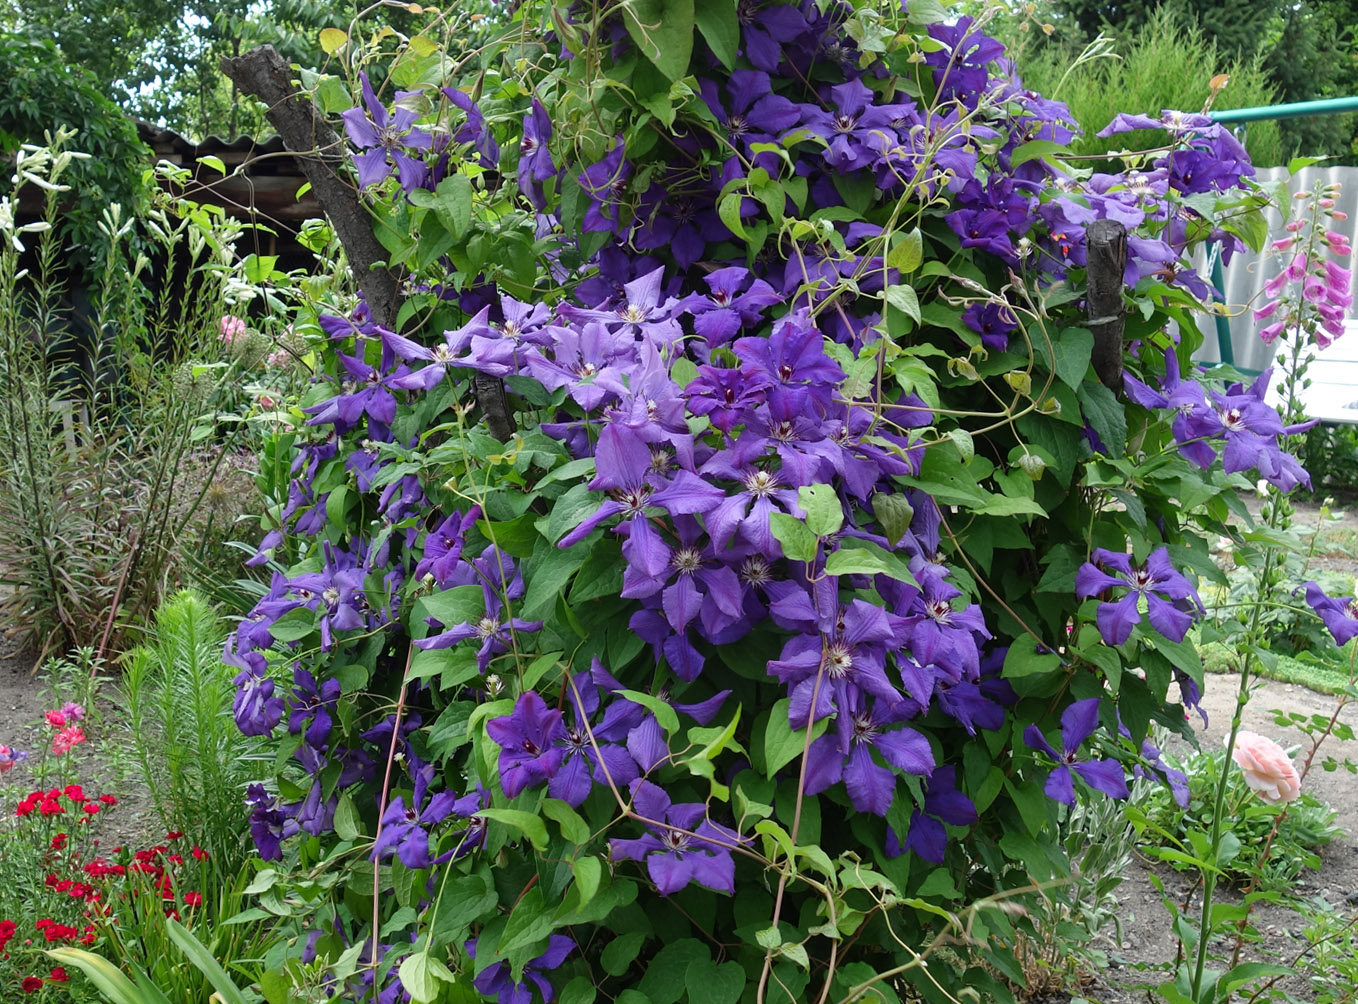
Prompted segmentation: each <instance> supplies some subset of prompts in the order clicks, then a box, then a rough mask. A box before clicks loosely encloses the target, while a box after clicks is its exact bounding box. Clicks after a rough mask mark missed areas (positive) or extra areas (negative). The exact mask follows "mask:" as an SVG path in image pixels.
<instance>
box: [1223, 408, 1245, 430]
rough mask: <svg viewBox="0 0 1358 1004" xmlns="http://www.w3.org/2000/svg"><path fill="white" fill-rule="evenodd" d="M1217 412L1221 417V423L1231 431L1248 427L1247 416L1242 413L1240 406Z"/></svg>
mask: <svg viewBox="0 0 1358 1004" xmlns="http://www.w3.org/2000/svg"><path fill="white" fill-rule="evenodd" d="M1217 414H1218V415H1219V416H1220V417H1221V424H1222V425H1224V426H1225V427H1226V428H1227V429H1228V430H1229V431H1231V432H1240V431H1241V430H1243V429H1245V428H1246V425H1245V416H1244V415H1243V414H1241V412H1240V409H1239V408H1227V409H1226V410H1225V411H1219V412H1217Z"/></svg>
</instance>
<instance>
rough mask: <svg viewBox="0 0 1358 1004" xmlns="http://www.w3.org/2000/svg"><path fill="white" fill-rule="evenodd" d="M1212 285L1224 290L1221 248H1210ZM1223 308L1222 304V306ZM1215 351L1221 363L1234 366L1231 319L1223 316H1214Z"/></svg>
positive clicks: (1224, 281) (1224, 280)
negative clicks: (1215, 331) (1218, 354)
mask: <svg viewBox="0 0 1358 1004" xmlns="http://www.w3.org/2000/svg"><path fill="white" fill-rule="evenodd" d="M1212 285H1214V286H1216V288H1217V289H1225V288H1226V276H1225V274H1224V273H1223V271H1222V268H1221V248H1219V247H1214V248H1212ZM1222 306H1224V304H1222ZM1215 320H1216V323H1217V351H1218V352H1219V353H1220V354H1221V361H1222V362H1223V363H1225V364H1226V365H1227V366H1234V365H1235V347H1234V346H1233V345H1232V344H1231V319H1230V318H1229V317H1227V316H1226V315H1225V314H1217V315H1216V318H1215Z"/></svg>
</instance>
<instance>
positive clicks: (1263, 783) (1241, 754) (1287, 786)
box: [1231, 732, 1301, 805]
mask: <svg viewBox="0 0 1358 1004" xmlns="http://www.w3.org/2000/svg"><path fill="white" fill-rule="evenodd" d="M1231 758H1232V759H1233V760H1235V762H1236V763H1237V764H1239V765H1240V770H1241V771H1242V772H1243V773H1244V775H1245V783H1246V784H1248V785H1249V786H1250V787H1251V788H1253V789H1254V790H1255V791H1256V792H1258V793H1259V797H1260V798H1262V799H1263V800H1264V801H1265V802H1268V803H1269V804H1270V805H1279V804H1281V803H1283V802H1292V801H1295V800H1296V799H1297V797H1298V796H1299V795H1300V794H1301V778H1299V777H1298V776H1297V768H1295V767H1293V766H1292V761H1291V760H1289V759H1288V757H1287V754H1286V753H1284V752H1283V748H1282V747H1281V746H1279V745H1278V744H1277V743H1275V742H1274V741H1273V740H1272V739H1265V738H1264V737H1263V736H1261V735H1259V734H1258V733H1257V732H1241V733H1240V734H1239V735H1237V736H1236V737H1235V749H1233V750H1232V751H1231Z"/></svg>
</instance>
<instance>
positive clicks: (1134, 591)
mask: <svg viewBox="0 0 1358 1004" xmlns="http://www.w3.org/2000/svg"><path fill="white" fill-rule="evenodd" d="M1090 557H1091V558H1092V559H1093V561H1092V562H1090V561H1086V562H1085V563H1084V564H1083V565H1081V566H1080V569H1079V571H1077V572H1076V573H1075V595H1076V596H1079V597H1081V598H1083V597H1087V596H1097V595H1099V594H1100V593H1103V592H1106V591H1108V590H1110V589H1126V590H1127V593H1126V595H1124V596H1123V597H1122V598H1121V599H1120V600H1116V601H1111V602H1107V603H1103V604H1101V605H1100V606H1099V610H1098V614H1097V615H1096V617H1097V621H1098V626H1099V634H1101V635H1102V636H1103V640H1104V642H1105V643H1107V644H1109V645H1121V644H1123V643H1125V642H1126V641H1127V639H1128V638H1130V637H1131V636H1132V628H1133V627H1134V626H1135V625H1137V624H1139V623H1141V610H1140V605H1139V604H1140V599H1141V597H1143V596H1144V597H1145V598H1146V607H1147V611H1148V613H1149V616H1150V622H1151V627H1153V628H1155V630H1157V631H1159V632H1160V633H1161V634H1162V635H1164V636H1165V637H1166V638H1169V639H1170V640H1171V641H1183V640H1184V635H1185V634H1187V633H1188V629H1189V627H1190V626H1191V625H1192V623H1193V618H1194V616H1195V615H1196V614H1197V613H1198V612H1200V611H1201V610H1202V601H1201V600H1200V599H1198V593H1197V591H1196V590H1195V589H1194V588H1193V585H1192V583H1190V582H1189V581H1188V580H1187V579H1186V578H1184V576H1183V575H1182V574H1180V573H1179V572H1177V571H1175V570H1174V566H1173V565H1171V564H1170V562H1169V549H1168V548H1164V547H1161V548H1157V549H1156V550H1155V551H1152V552H1151V554H1150V557H1148V558H1147V559H1146V563H1145V564H1144V565H1140V566H1133V565H1132V558H1131V555H1129V554H1123V553H1121V552H1117V551H1109V550H1107V549H1105V548H1102V547H1100V548H1095V550H1094V553H1093V554H1092V555H1090ZM1104 568H1110V569H1112V570H1113V571H1115V572H1117V573H1118V574H1117V577H1116V578H1115V577H1114V576H1112V575H1109V574H1108V573H1107V572H1106V571H1104V570H1103V569H1104ZM1185 608H1187V609H1185Z"/></svg>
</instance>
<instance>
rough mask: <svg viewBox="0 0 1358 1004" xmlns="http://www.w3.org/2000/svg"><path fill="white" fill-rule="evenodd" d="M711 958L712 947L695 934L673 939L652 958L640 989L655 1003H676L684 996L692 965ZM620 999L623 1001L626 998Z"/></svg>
mask: <svg viewBox="0 0 1358 1004" xmlns="http://www.w3.org/2000/svg"><path fill="white" fill-rule="evenodd" d="M711 958H712V953H711V951H709V949H708V947H707V946H706V945H704V944H703V943H702V942H701V941H698V940H697V939H695V938H681V939H680V940H678V941H672V942H670V943H669V944H668V945H666V946H665V947H664V948H662V949H661V950H660V951H659V952H657V953H656V955H655V958H653V959H651V961H650V964H649V965H647V967H646V975H645V976H643V977H642V978H641V983H640V984H639V987H638V989H639V990H640V992H641V993H643V994H645V995H646V996H647V997H648V998H650V1000H651V1001H652V1004H676V1002H677V1001H678V1000H679V998H681V997H683V996H684V991H685V989H686V987H685V978H686V976H687V975H688V967H689V966H691V965H693V963H694V962H699V961H702V960H710V959H711ZM618 1000H619V1001H620V1002H621V1000H622V998H621V997H619V998H618Z"/></svg>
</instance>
